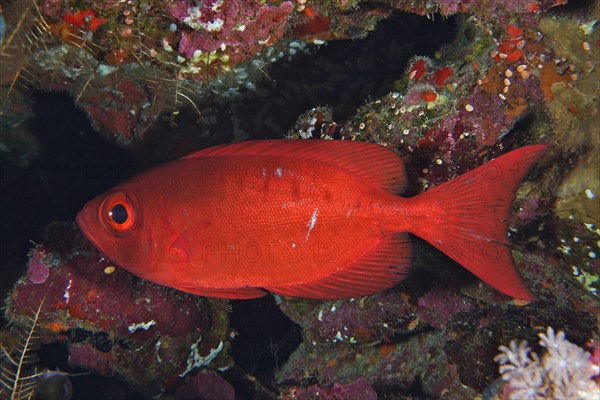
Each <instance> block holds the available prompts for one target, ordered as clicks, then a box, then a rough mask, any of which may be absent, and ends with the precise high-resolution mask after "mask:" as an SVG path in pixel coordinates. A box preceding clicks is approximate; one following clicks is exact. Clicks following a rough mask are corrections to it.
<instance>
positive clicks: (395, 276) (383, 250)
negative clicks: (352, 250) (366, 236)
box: [265, 233, 410, 299]
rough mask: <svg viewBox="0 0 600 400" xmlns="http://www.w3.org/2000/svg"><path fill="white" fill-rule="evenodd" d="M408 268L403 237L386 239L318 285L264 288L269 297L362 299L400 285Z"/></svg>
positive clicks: (407, 253)
mask: <svg viewBox="0 0 600 400" xmlns="http://www.w3.org/2000/svg"><path fill="white" fill-rule="evenodd" d="M409 268H410V242H409V239H408V235H407V234H405V233H401V234H397V235H393V236H387V237H384V238H382V239H381V241H380V242H379V243H378V244H377V245H376V246H375V247H374V248H372V249H371V250H369V251H368V252H366V253H365V254H363V255H362V256H361V257H360V258H359V259H357V260H356V261H354V262H352V263H351V264H350V265H349V266H348V267H347V268H344V269H343V270H342V271H339V272H336V273H334V274H332V275H329V276H327V277H326V278H323V279H320V280H318V281H313V282H306V283H302V284H297V285H288V286H270V287H265V289H266V290H269V291H271V292H273V293H276V294H279V295H282V296H290V297H305V298H313V299H344V298H351V297H360V296H366V295H369V294H372V293H375V292H379V291H381V290H383V289H387V288H390V287H392V286H394V285H395V284H397V283H398V282H400V281H402V280H403V279H404V278H405V277H406V275H407V273H408V270H409Z"/></svg>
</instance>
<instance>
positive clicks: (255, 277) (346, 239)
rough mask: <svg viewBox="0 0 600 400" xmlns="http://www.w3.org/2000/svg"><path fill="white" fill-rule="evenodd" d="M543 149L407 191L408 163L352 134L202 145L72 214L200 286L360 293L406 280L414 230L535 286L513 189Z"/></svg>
mask: <svg viewBox="0 0 600 400" xmlns="http://www.w3.org/2000/svg"><path fill="white" fill-rule="evenodd" d="M547 150H548V146H545V145H534V146H527V147H522V148H520V149H517V150H514V151H512V152H510V153H508V154H505V155H503V156H500V157H498V158H496V159H494V160H492V161H490V162H489V163H487V164H485V165H483V166H481V167H478V168H476V169H474V170H472V171H470V172H467V173H466V174H464V175H462V176H460V177H458V178H456V179H454V180H452V181H449V182H446V183H444V184H442V185H439V186H437V187H435V188H433V189H431V190H428V191H427V192H425V193H422V194H420V195H418V196H415V197H411V198H403V197H399V196H398V194H400V193H402V190H403V187H404V185H405V181H406V180H405V175H404V173H405V172H404V164H403V163H402V160H401V159H400V157H399V156H398V155H397V154H396V153H395V152H393V151H392V150H389V149H387V148H385V147H382V146H379V145H375V144H370V143H364V142H363V143H361V142H351V141H320V140H314V141H313V140H286V141H280V140H267V141H254V142H243V143H237V144H233V145H225V146H217V147H212V148H208V149H205V150H201V151H199V152H197V153H194V154H191V155H189V156H187V157H184V158H182V159H180V160H177V161H174V162H171V163H168V164H165V165H162V166H159V167H157V168H154V169H152V170H150V171H147V172H145V173H143V174H141V175H139V176H137V177H135V178H133V179H131V180H128V181H125V182H123V183H121V184H119V185H117V186H116V187H114V188H113V189H111V190H109V191H108V192H106V193H104V194H102V195H101V196H99V197H97V198H95V199H93V200H91V201H90V202H89V203H88V204H86V205H85V207H84V208H83V210H82V211H81V212H80V213H79V214H78V215H77V223H78V224H79V226H80V228H81V230H82V232H83V233H84V235H85V236H86V237H87V238H88V239H89V240H91V241H92V242H93V243H94V244H95V245H96V246H97V247H98V248H99V249H100V250H101V251H102V252H103V253H104V254H105V255H106V256H107V257H108V258H110V259H112V260H113V261H115V262H116V263H117V264H118V265H120V266H121V267H123V268H125V269H127V270H128V271H129V272H131V273H133V274H135V275H138V276H140V277H142V278H144V279H148V280H150V281H153V282H156V283H158V284H161V285H165V286H170V287H173V288H176V289H179V290H182V291H184V292H189V293H195V294H199V295H202V296H211V297H225V298H239V299H241V298H254V297H259V296H263V295H265V294H266V293H267V291H269V292H273V293H277V294H280V295H284V296H293V297H307V298H317V299H336V298H349V297H357V296H363V295H368V294H371V293H375V292H378V291H380V290H383V289H386V288H389V287H392V286H394V285H395V284H396V283H398V282H400V281H402V280H403V279H404V278H405V277H406V275H407V273H408V271H409V267H410V242H409V238H408V235H407V233H409V232H410V233H413V234H415V235H417V236H419V237H421V238H423V239H425V240H427V241H428V242H429V243H431V244H432V245H433V246H435V247H437V248H438V249H440V250H441V251H443V252H444V253H445V254H447V255H448V256H449V257H451V258H453V259H454V260H456V261H457V262H458V263H460V264H461V265H463V266H464V267H465V268H467V269H468V270H469V271H471V272H472V273H473V274H475V275H476V276H478V277H479V278H481V279H482V280H483V281H485V282H487V283H488V284H490V285H491V286H493V287H495V288H496V289H498V290H500V291H502V292H504V293H506V294H508V295H510V296H513V297H516V298H519V299H524V300H533V299H534V296H533V295H532V293H531V292H530V291H529V289H528V288H527V287H526V285H525V283H524V282H523V280H522V279H521V276H520V275H519V273H518V271H517V269H516V267H515V265H514V264H513V261H512V258H511V253H510V245H509V242H508V240H507V223H506V220H507V219H508V216H509V214H510V210H511V204H512V201H513V198H514V193H515V191H516V189H517V187H518V186H519V184H520V182H521V180H522V179H523V177H524V176H525V174H526V173H527V171H528V170H529V169H530V167H531V166H532V165H533V164H534V163H535V162H536V161H537V160H538V159H539V158H540V157H541V156H542V155H543V154H544V153H545V152H546V151H547Z"/></svg>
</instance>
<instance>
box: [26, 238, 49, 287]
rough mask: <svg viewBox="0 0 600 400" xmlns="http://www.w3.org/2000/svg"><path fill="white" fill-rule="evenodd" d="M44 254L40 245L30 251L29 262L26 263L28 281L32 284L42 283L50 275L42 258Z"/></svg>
mask: <svg viewBox="0 0 600 400" xmlns="http://www.w3.org/2000/svg"><path fill="white" fill-rule="evenodd" d="M46 255H47V254H46V253H45V252H44V250H43V249H42V247H41V246H37V247H35V248H34V249H33V250H32V251H31V253H30V258H29V263H28V264H27V276H28V277H29V282H31V283H33V284H38V283H44V282H46V280H47V279H48V277H49V276H50V268H49V267H48V265H47V264H46V263H44V260H43V259H44V257H45V256H46Z"/></svg>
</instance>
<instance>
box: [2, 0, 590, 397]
mask: <svg viewBox="0 0 600 400" xmlns="http://www.w3.org/2000/svg"><path fill="white" fill-rule="evenodd" d="M0 7H1V8H0V10H1V14H0V62H1V64H0V66H1V67H0V85H1V86H0V100H1V104H0V163H1V165H0V173H1V180H0V187H1V190H2V191H1V193H2V196H0V202H1V205H0V210H1V211H0V212H1V213H2V214H1V215H0V221H1V222H0V294H1V295H2V296H1V297H2V314H3V315H2V320H1V322H0V329H1V330H0V345H1V349H2V353H1V354H2V360H1V361H0V365H1V368H2V378H0V380H1V385H0V390H1V391H0V398H1V399H4V398H7V399H9V398H18V399H26V398H32V397H31V396H33V397H35V398H39V399H69V398H73V399H146V398H153V397H155V398H164V399H207V400H213V399H214V400H221V399H223V400H226V399H233V398H237V399H274V398H283V399H315V398H319V399H376V398H379V399H437V398H442V399H528V398H548V399H551V398H565V399H566V398H590V399H596V398H598V396H600V389H599V386H598V379H599V378H598V373H599V371H598V365H599V364H600V345H599V344H598V343H599V342H598V341H599V339H600V337H599V334H600V331H599V324H598V315H600V307H599V306H600V303H599V301H598V288H599V286H600V282H599V280H600V278H599V276H600V262H599V261H598V255H600V200H599V199H600V198H599V197H598V196H600V153H599V152H600V118H599V115H598V111H599V110H598V101H597V100H598V86H599V82H600V73H599V71H598V62H599V61H600V60H599V58H600V56H599V52H598V50H599V48H600V33H599V31H598V28H597V25H598V18H600V3H599V2H596V1H570V2H567V1H566V0H502V1H496V2H488V1H484V0H467V1H458V0H429V1H422V0H414V1H403V0H381V1H359V0H294V1H277V0H262V1H259V0H256V1H254V0H230V1H227V0H204V1H202V0H198V1H192V0H189V1H175V0H168V1H158V0H156V1H152V0H149V1H143V0H138V1H133V0H102V1H100V0H98V1H96V0H88V1H66V0H65V1H63V0H21V1H17V0H15V1H7V0H2V1H0ZM265 138H278V139H281V138H285V139H290V140H291V139H299V140H332V139H333V140H341V139H344V140H358V141H368V142H374V143H378V144H381V145H384V146H387V147H389V148H391V149H393V150H395V151H396V152H397V153H398V154H400V155H401V156H402V157H403V159H404V160H405V162H406V167H407V175H408V188H407V196H412V195H416V194H418V193H421V192H423V191H425V190H427V189H428V188H432V187H434V186H437V185H439V184H441V183H443V182H446V181H448V180H450V179H452V178H454V177H456V176H458V175H461V174H462V173H464V172H467V171H469V170H471V169H473V168H474V167H476V166H479V165H482V164H484V163H486V162H487V161H489V160H491V159H492V158H494V157H497V156H499V155H501V154H504V153H506V152H508V151H510V150H512V149H516V148H518V147H521V146H524V145H528V144H535V143H546V144H550V145H551V146H552V150H551V151H550V152H549V154H547V155H546V156H545V157H544V158H543V159H542V160H541V161H540V162H539V163H538V164H537V166H536V167H534V169H533V170H532V171H531V172H530V174H529V175H528V177H527V178H526V180H525V181H524V183H523V184H522V185H521V186H520V188H519V190H518V192H517V196H516V199H515V202H514V204H513V212H512V214H511V217H510V220H509V223H510V230H509V236H510V240H511V241H512V243H513V245H512V250H513V252H512V254H513V258H514V260H515V264H516V265H517V267H518V269H519V271H520V272H521V274H522V275H523V277H524V279H525V281H526V283H527V285H528V286H529V287H530V288H531V290H532V292H533V293H534V294H535V296H536V297H537V298H538V300H537V301H535V302H531V303H526V302H521V301H517V300H514V299H511V298H509V297H507V296H505V295H503V294H501V293H499V292H497V291H496V290H494V289H493V288H491V287H489V286H487V285H486V284H484V283H482V282H481V281H480V280H478V279H477V278H476V277H474V276H473V275H471V274H470V273H469V272H468V271H466V270H465V269H463V268H462V267H460V266H459V265H458V264H457V263H455V262H453V261H452V260H450V259H449V258H448V257H446V256H445V255H443V254H442V253H440V252H438V251H437V250H435V249H434V248H433V247H432V246H430V245H428V244H427V243H426V242H424V241H422V240H420V239H418V238H416V237H413V238H412V244H413V258H414V260H413V267H412V269H411V272H410V274H409V276H408V278H407V279H406V280H405V281H403V282H402V283H400V284H399V285H397V286H396V287H394V288H392V289H389V290H385V291H383V292H380V293H377V294H374V295H371V296H366V297H363V298H355V299H349V300H336V301H318V300H306V299H287V298H282V297H278V296H272V295H269V296H266V297H263V298H260V299H256V300H233V301H227V300H222V299H211V298H205V297H200V296H193V295H189V294H185V293H182V292H178V291H176V290H173V289H169V288H165V287H161V286H157V285H155V284H153V283H150V282H147V281H144V280H141V279H139V278H137V277H135V276H133V275H131V274H129V273H127V272H126V271H124V270H122V269H120V268H119V267H118V266H117V265H116V264H114V263H113V262H112V261H111V260H109V259H106V258H105V257H103V256H102V254H101V253H100V252H99V251H98V250H97V249H96V248H95V247H94V246H93V245H92V244H91V243H89V242H88V241H87V240H86V239H85V238H84V237H83V236H82V235H81V233H80V232H79V230H78V228H77V226H76V224H75V222H74V218H75V215H76V214H77V212H78V211H79V210H80V209H81V207H82V206H83V205H84V204H85V203H86V202H87V201H88V200H90V199H92V198H93V197H95V196H97V195H99V194H101V193H103V192H104V191H106V190H107V189H109V188H110V187H112V186H114V185H115V184H117V183H119V182H121V181H123V180H125V179H127V178H128V177H131V176H132V175H134V174H136V173H138V172H140V171H143V170H146V169H148V168H150V167H153V166H156V165H160V164H162V163H164V162H167V161H170V160H175V159H178V158H180V157H182V156H184V155H186V154H189V153H191V152H193V151H196V150H200V149H202V148H205V147H208V146H212V145H217V144H225V143H231V142H235V141H241V140H252V139H265ZM524 341H527V344H526V343H524ZM501 346H505V347H501ZM19 367H20V368H19ZM38 373H39V375H38Z"/></svg>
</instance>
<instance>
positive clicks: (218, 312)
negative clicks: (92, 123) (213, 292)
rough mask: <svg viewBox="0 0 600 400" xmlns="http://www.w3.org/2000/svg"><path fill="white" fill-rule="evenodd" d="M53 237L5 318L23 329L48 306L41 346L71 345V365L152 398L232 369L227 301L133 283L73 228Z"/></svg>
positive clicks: (36, 254) (39, 251) (57, 230)
mask: <svg viewBox="0 0 600 400" xmlns="http://www.w3.org/2000/svg"><path fill="white" fill-rule="evenodd" d="M53 233H54V234H55V235H57V236H50V237H49V238H48V240H47V241H46V244H44V245H43V246H38V247H36V249H35V250H33V251H32V254H31V260H30V266H29V270H30V272H29V273H28V277H24V278H23V279H21V280H20V281H19V282H17V285H16V287H15V289H14V290H13V291H12V293H11V294H10V296H9V298H8V299H7V311H6V315H7V317H8V318H10V319H11V320H13V321H15V322H16V323H17V324H20V321H21V320H23V318H26V317H27V313H28V311H29V309H30V306H31V304H32V303H35V302H41V301H42V299H44V303H43V305H42V307H41V309H40V314H39V318H38V321H37V325H38V334H39V335H40V337H41V339H42V342H44V343H49V342H55V341H58V342H61V343H64V344H66V345H68V346H69V348H70V359H69V360H70V361H69V362H70V365H71V366H73V367H83V368H85V369H89V370H93V371H96V372H99V373H102V374H107V375H119V376H123V377H126V378H127V380H128V382H129V383H130V384H131V385H132V386H133V387H135V388H137V389H138V390H139V391H141V392H142V393H145V394H146V395H148V396H151V395H155V394H158V393H160V392H162V391H165V390H174V388H175V387H176V386H174V385H177V384H178V383H179V382H183V381H184V379H186V378H187V377H188V375H190V374H191V373H192V372H193V371H195V370H196V369H197V368H206V367H209V366H210V367H211V368H223V367H227V366H229V365H230V364H231V360H230V359H229V357H228V355H227V354H228V349H229V333H230V332H229V325H228V319H227V305H226V303H225V302H223V301H216V300H214V301H213V300H208V299H204V298H201V297H194V296H189V295H184V294H182V293H179V292H175V291H172V290H168V289H165V288H162V287H159V286H156V285H154V284H152V283H149V282H144V281H138V280H135V279H133V278H132V277H131V276H129V275H128V274H127V273H125V272H124V271H122V270H120V269H117V268H115V267H114V266H113V265H111V264H110V262H109V261H108V260H105V259H104V258H103V257H102V255H100V254H99V253H98V252H97V250H95V249H94V248H92V247H90V245H89V244H88V243H86V242H85V241H83V240H82V237H81V236H80V235H79V233H78V232H77V231H75V230H73V229H72V228H71V226H69V225H60V226H55V227H54V229H53ZM53 243H54V245H53ZM56 244H60V245H59V246H58V247H57V246H56ZM42 264H43V265H42ZM32 269H34V270H35V271H37V270H39V269H43V271H44V273H43V274H41V273H39V272H35V273H33V272H31V270H32ZM40 276H43V278H44V279H38V277H40ZM32 277H35V279H32ZM132 365H144V366H145V368H143V369H138V368H134V369H132Z"/></svg>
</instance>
